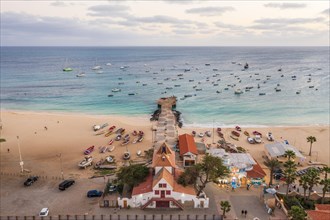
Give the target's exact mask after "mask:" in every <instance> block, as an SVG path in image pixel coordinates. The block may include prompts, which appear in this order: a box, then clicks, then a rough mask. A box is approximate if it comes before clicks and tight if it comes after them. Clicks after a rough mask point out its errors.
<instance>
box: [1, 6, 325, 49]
mask: <svg viewBox="0 0 330 220" xmlns="http://www.w3.org/2000/svg"><path fill="white" fill-rule="evenodd" d="M0 4H1V45H2V46H279V45H280V46H328V45H329V1H327V0H324V1H278V0H275V1H246V0H245V1H205V0H195V1H172V0H158V1H136V0H135V1H133V0H132V1H127V0H120V1H114V0H108V1H95V0H94V1H64V0H62V1H46V0H43V1H26V0H24V1H15V0H1V2H0Z"/></svg>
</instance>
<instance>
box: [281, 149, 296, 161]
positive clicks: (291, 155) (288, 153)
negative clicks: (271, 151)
mask: <svg viewBox="0 0 330 220" xmlns="http://www.w3.org/2000/svg"><path fill="white" fill-rule="evenodd" d="M284 156H285V157H287V158H288V160H291V159H294V158H296V154H295V152H293V151H292V150H287V151H285V153H284Z"/></svg>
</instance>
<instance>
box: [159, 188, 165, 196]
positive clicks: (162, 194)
mask: <svg viewBox="0 0 330 220" xmlns="http://www.w3.org/2000/svg"><path fill="white" fill-rule="evenodd" d="M160 198H165V190H162V191H160Z"/></svg>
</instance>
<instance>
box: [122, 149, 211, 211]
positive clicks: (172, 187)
mask: <svg viewBox="0 0 330 220" xmlns="http://www.w3.org/2000/svg"><path fill="white" fill-rule="evenodd" d="M152 167H153V171H152V172H150V174H149V176H148V177H147V179H146V181H145V182H143V183H140V184H139V185H138V186H136V187H134V188H133V191H132V195H131V197H130V198H129V197H125V198H118V205H119V206H121V207H127V206H128V205H129V206H130V207H136V208H137V207H140V208H142V209H144V208H180V209H183V208H184V206H193V207H195V208H208V206H209V198H207V197H206V196H205V194H203V195H201V196H199V197H197V196H196V191H195V189H194V188H193V187H191V186H187V187H184V186H182V185H180V184H178V183H177V182H176V178H178V177H179V175H180V173H181V171H179V169H178V168H177V166H176V165H175V152H173V151H172V150H171V149H170V148H169V147H168V146H167V144H166V143H163V144H162V145H161V146H160V147H159V148H158V150H155V151H154V156H153V163H152Z"/></svg>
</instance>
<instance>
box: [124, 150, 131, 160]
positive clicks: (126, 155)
mask: <svg viewBox="0 0 330 220" xmlns="http://www.w3.org/2000/svg"><path fill="white" fill-rule="evenodd" d="M130 158H131V153H130V152H129V151H126V152H125V153H124V156H123V159H124V160H129V159H130Z"/></svg>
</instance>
